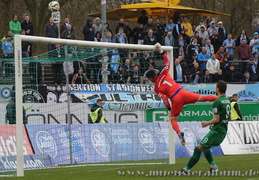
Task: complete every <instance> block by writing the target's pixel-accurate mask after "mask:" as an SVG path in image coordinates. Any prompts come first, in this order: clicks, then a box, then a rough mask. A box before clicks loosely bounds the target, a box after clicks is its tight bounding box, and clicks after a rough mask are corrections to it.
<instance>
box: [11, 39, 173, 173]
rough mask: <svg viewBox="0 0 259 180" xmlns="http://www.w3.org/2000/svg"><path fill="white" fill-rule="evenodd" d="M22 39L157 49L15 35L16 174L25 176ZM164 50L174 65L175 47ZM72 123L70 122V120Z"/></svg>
mask: <svg viewBox="0 0 259 180" xmlns="http://www.w3.org/2000/svg"><path fill="white" fill-rule="evenodd" d="M22 41H27V42H38V43H53V44H66V45H76V46H89V47H102V48H118V49H134V50H152V51H155V46H154V45H136V44H119V43H106V42H93V41H84V40H68V39H58V38H47V37H40V36H27V35H15V36H14V61H15V62H14V64H15V92H16V93H15V101H16V151H17V153H16V154H17V170H16V176H24V167H23V162H24V156H23V121H22V119H21V117H23V110H22V103H23V101H22V98H23V90H22V86H23V83H22V74H23V73H22V72H23V68H22ZM161 48H162V50H163V51H167V54H168V56H169V59H170V63H171V64H172V65H173V47H172V46H162V47H161ZM170 75H171V76H172V77H173V66H171V68H170ZM69 123H70V122H69ZM168 163H169V164H175V143H174V130H173V128H172V126H171V123H170V122H169V161H168Z"/></svg>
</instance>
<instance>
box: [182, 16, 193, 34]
mask: <svg viewBox="0 0 259 180" xmlns="http://www.w3.org/2000/svg"><path fill="white" fill-rule="evenodd" d="M182 25H183V27H184V30H185V34H187V35H188V36H189V37H191V36H192V35H193V30H192V25H191V23H189V22H188V17H187V16H184V17H183V22H182Z"/></svg>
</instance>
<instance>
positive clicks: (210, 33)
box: [207, 21, 218, 36]
mask: <svg viewBox="0 0 259 180" xmlns="http://www.w3.org/2000/svg"><path fill="white" fill-rule="evenodd" d="M213 30H217V31H218V27H217V26H216V25H215V21H211V22H210V27H209V28H208V30H207V31H208V34H209V36H211V35H212V31H213Z"/></svg>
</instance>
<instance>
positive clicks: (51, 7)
mask: <svg viewBox="0 0 259 180" xmlns="http://www.w3.org/2000/svg"><path fill="white" fill-rule="evenodd" d="M59 8H60V6H59V3H58V2H57V1H51V2H50V3H49V10H50V11H58V10H59Z"/></svg>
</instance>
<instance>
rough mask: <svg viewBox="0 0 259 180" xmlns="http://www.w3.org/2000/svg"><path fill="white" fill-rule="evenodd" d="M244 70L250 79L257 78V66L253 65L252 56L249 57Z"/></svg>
mask: <svg viewBox="0 0 259 180" xmlns="http://www.w3.org/2000/svg"><path fill="white" fill-rule="evenodd" d="M246 71H248V72H249V74H250V77H251V80H252V81H257V80H258V74H259V71H258V67H257V66H256V65H255V61H254V58H250V60H249V63H248V65H247V66H246Z"/></svg>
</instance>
